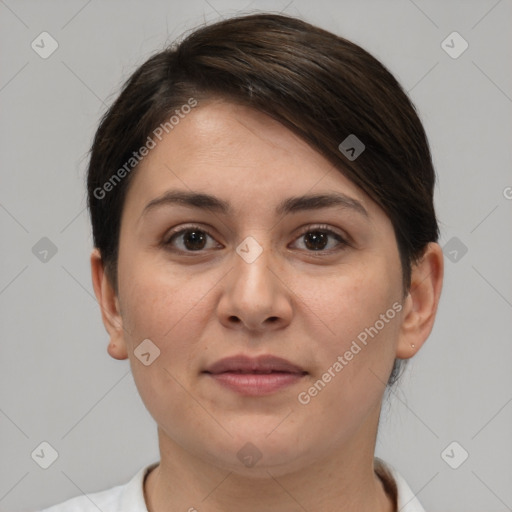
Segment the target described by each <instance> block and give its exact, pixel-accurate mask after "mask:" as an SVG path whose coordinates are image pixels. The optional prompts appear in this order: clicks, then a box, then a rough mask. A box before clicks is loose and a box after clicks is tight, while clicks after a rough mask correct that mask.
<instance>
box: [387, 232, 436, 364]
mask: <svg viewBox="0 0 512 512" xmlns="http://www.w3.org/2000/svg"><path fill="white" fill-rule="evenodd" d="M443 273H444V260H443V251H442V249H441V247H440V246H439V244H437V243H434V242H432V243H430V244H428V246H427V249H426V250H425V253H424V255H423V257H422V258H421V260H420V261H419V262H418V263H417V264H416V265H414V266H413V268H412V272H411V288H410V290H409V294H408V295H407V297H406V299H405V301H404V308H403V313H402V315H403V316H402V324H401V327H400V336H399V340H398V346H397V350H396V357H397V358H398V359H409V358H410V357H412V356H414V355H415V354H416V353H417V352H418V350H419V349H420V348H421V347H422V345H423V343H424V342H425V341H426V340H427V338H428V336H429V334H430V333H431V331H432V328H433V326H434V320H435V317H436V313H437V306H438V304H439V299H440V296H441V289H442V285H443Z"/></svg>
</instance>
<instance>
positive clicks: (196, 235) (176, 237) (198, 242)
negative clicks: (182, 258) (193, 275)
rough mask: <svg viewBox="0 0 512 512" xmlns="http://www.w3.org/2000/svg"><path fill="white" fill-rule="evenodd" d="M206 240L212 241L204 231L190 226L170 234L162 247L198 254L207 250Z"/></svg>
mask: <svg viewBox="0 0 512 512" xmlns="http://www.w3.org/2000/svg"><path fill="white" fill-rule="evenodd" d="M208 238H211V239H212V240H213V238H212V237H211V235H210V234H208V232H206V231H205V230H204V229H202V228H200V227H198V226H191V227H188V228H184V229H180V230H179V231H175V232H174V233H172V236H171V237H170V238H168V239H167V240H166V241H165V242H164V246H166V247H167V246H172V247H175V248H176V249H177V250H178V251H181V252H199V251H203V250H205V249H207V248H208V247H207V244H208ZM176 242H179V243H176Z"/></svg>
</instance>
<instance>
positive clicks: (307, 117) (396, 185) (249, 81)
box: [87, 13, 439, 385]
mask: <svg viewBox="0 0 512 512" xmlns="http://www.w3.org/2000/svg"><path fill="white" fill-rule="evenodd" d="M191 97H193V98H195V99H196V100H197V101H198V102H199V105H200V104H201V100H203V99H209V98H217V97H218V98H225V99H227V100H228V101H231V102H236V103H240V104H243V105H246V106H250V107H252V108H254V109H257V110H259V111H261V112H264V113H266V114H268V115H269V116H271V117H272V118H274V119H276V120H277V121H279V122H280V123H282V124H283V125H284V126H286V127H287V128H289V129H290V130H292V131H293V132H294V133H296V134H297V135H298V136H299V137H301V138H302V139H303V140H305V141H306V142H307V143H308V144H309V145H310V146H311V147H312V148H314V149H315V150H316V151H318V152H319V153H321V154H322V155H323V156H324V157H325V158H326V159H328V160H329V161H330V162H331V163H332V164H333V165H334V166H335V167H336V169H337V170H339V172H341V173H342V174H344V175H345V176H346V177H347V178H348V179H350V180H351V181H352V182H353V183H355V184H356V185H357V186H359V187H360V188H361V189H362V190H363V191H364V192H366V193H367V194H368V195H369V196H370V197H371V198H372V199H373V200H374V201H375V202H376V203H377V204H378V205H379V206H381V207H382V208H383V210H384V211H385V212H386V214H387V215H388V217H389V218H390V220H391V222H392V224H393V228H394V232H395V236H396V240H397V245H398V249H399V254H400V259H401V264H402V273H403V290H404V296H405V295H406V293H407V291H408V290H409V288H410V278H411V268H412V264H414V263H415V262H417V261H418V260H419V259H420V258H421V256H422V255H423V253H424V251H425V249H426V246H427V244H428V243H429V242H436V241H437V240H438V236H439V228H438V224H437V220H436V215H435V211H434V204H433V194H434V184H435V171H434V168H433V164H432V158H431V154H430V148H429V144H428V141H427V137H426V134H425V131H424V128H423V126H422V123H421V121H420V119H419V117H418V115H417V113H416V110H415V107H414V105H413V104H412V102H411V101H410V99H409V98H408V96H407V94H406V93H405V92H404V90H403V89H402V87H401V86H400V84H399V83H398V82H397V80H396V79H395V78H394V76H393V75H392V74H391V73H390V72H389V71H388V70H387V69H386V67H384V66H383V65H382V64H381V63H380V62H379V61H378V60H377V59H375V58H374V57H373V56H372V55H370V53H368V52H367V51H366V50H364V49H363V48H361V47H360V46H358V45H356V44H354V43H352V42H350V41H348V40H346V39H344V38H342V37H339V36H337V35H335V34H332V33H330V32H327V31H325V30H323V29H321V28H319V27H315V26H313V25H311V24H309V23H307V22H305V21H302V20H300V19H297V18H294V17H291V16H285V15H282V14H267V13H259V14H252V15H244V16H238V17H233V18H229V19H225V20H222V21H220V22H216V23H213V24H210V25H205V26H202V27H201V28H198V29H196V30H194V31H193V32H192V33H190V34H189V35H188V36H187V37H185V38H184V39H183V41H181V42H179V43H178V42H176V43H174V44H172V45H171V46H170V47H168V48H167V49H165V50H164V51H161V52H158V53H157V54H155V55H154V56H152V57H151V58H149V59H148V60H147V61H146V62H145V63H144V64H142V65H141V66H140V67H139V68H138V69H137V70H136V71H135V72H134V73H133V75H132V76H131V77H130V78H129V79H128V80H127V82H126V83H125V85H124V86H123V89H122V91H121V93H120V95H119V97H118V98H117V100H116V101H115V102H114V104H113V105H112V106H111V107H110V108H109V109H108V111H107V112H106V113H105V115H104V116H103V118H102V120H101V123H100V125H99V128H98V130H97V132H96V135H95V138H94V141H93V144H92V148H91V157H90V164H89V169H88V178H87V188H88V206H89V210H90V214H91V222H92V231H93V238H94V245H95V247H97V248H98V249H99V250H100V252H101V256H102V260H103V263H104V265H105V268H106V271H107V275H108V276H109V279H110V280H111V283H112V284H113V286H114V288H115V289H116V290H117V258H118V248H119V232H120V223H121V215H122V211H123V205H124V198H125V197H126V192H127V190H128V187H129V184H130V182H131V178H132V177H133V174H134V173H135V171H136V166H135V167H134V170H133V172H129V173H123V176H124V175H125V174H126V176H125V177H124V178H123V179H122V180H119V181H118V183H116V186H115V187H113V188H112V190H111V191H109V193H108V194H104V193H102V194H101V195H100V194H98V190H103V189H102V187H103V186H104V184H105V183H106V182H108V180H109V179H111V177H112V176H113V174H114V173H115V172H116V171H117V170H118V169H120V168H121V167H122V166H123V165H125V164H126V162H127V161H129V159H130V158H131V157H132V154H133V151H135V150H136V149H138V148H140V147H141V146H143V145H144V144H145V142H146V140H147V138H148V136H149V135H150V134H151V133H152V131H153V130H154V129H155V128H156V127H157V126H159V125H160V124H162V123H164V122H165V121H166V120H167V119H168V118H169V115H170V114H172V112H173V111H174V110H175V109H177V108H179V107H180V106H182V105H184V104H187V102H188V100H189V99H190V98H191ZM349 135H355V136H356V137H357V138H358V139H359V140H360V141H362V143H363V144H364V146H365V149H364V151H363V152H362V153H361V154H360V156H358V158H357V159H355V160H352V159H350V158H347V155H346V154H344V153H343V152H341V151H340V149H339V145H340V143H341V142H342V141H343V140H344V139H346V138H347V136H349ZM401 363H402V361H400V360H397V361H395V366H394V368H393V371H392V374H391V377H390V379H389V382H388V384H389V385H392V384H393V383H394V382H395V381H396V380H397V379H398V377H399V374H400V366H401Z"/></svg>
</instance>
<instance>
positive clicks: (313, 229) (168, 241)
mask: <svg viewBox="0 0 512 512" xmlns="http://www.w3.org/2000/svg"><path fill="white" fill-rule="evenodd" d="M191 231H199V232H201V233H204V234H206V235H207V236H209V237H210V238H212V239H214V237H213V236H212V235H211V234H210V233H209V232H208V231H207V230H205V229H204V228H202V227H201V226H196V225H191V226H187V227H184V228H181V229H179V230H176V231H173V232H171V233H170V234H169V235H170V236H168V237H166V238H165V239H164V241H163V242H162V245H163V246H164V247H165V248H167V249H168V248H169V247H171V246H172V241H173V240H174V239H176V238H179V236H180V235H181V236H182V235H184V234H185V233H188V232H191ZM314 232H320V233H324V234H327V235H331V236H333V237H334V238H335V239H336V240H337V241H338V242H339V244H338V248H337V249H330V250H323V249H319V250H318V251H310V250H307V249H306V252H308V253H311V255H317V254H321V253H323V254H327V255H330V254H332V253H333V252H336V251H338V250H342V249H343V248H345V247H348V246H349V245H350V244H349V243H348V242H347V241H346V240H345V239H344V238H343V237H342V236H341V235H340V234H338V233H336V232H335V231H333V230H332V229H330V228H329V227H328V226H326V225H317V226H307V227H306V228H305V229H304V230H302V231H301V232H300V233H299V235H298V236H297V238H296V239H295V240H298V239H299V238H301V237H303V236H304V235H306V234H307V233H314ZM339 246H341V247H339ZM171 250H173V251H174V252H179V253H182V254H189V255H193V254H200V253H203V252H205V249H200V250H197V251H187V250H182V249H171Z"/></svg>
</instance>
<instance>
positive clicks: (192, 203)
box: [141, 190, 369, 218]
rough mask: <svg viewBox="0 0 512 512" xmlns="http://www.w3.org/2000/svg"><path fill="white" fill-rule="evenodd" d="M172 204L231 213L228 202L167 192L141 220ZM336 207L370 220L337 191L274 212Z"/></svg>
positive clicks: (286, 203) (299, 200) (284, 204)
mask: <svg viewBox="0 0 512 512" xmlns="http://www.w3.org/2000/svg"><path fill="white" fill-rule="evenodd" d="M175 204H178V205H184V206H189V207H193V208H199V209H203V210H210V211H213V212H215V213H219V214H223V215H230V214H232V213H233V208H232V207H231V205H230V204H229V203H228V202H227V201H224V200H223V199H220V198H218V197H215V196H212V195H210V194H205V193H200V192H191V191H185V190H169V191H167V192H165V193H164V194H163V195H161V196H160V197H157V198H155V199H153V200H152V201H150V202H149V203H148V204H147V205H146V206H145V207H144V210H143V212H142V214H141V217H143V216H144V215H146V214H147V213H148V212H149V211H151V210H154V209H155V208H157V207H162V206H169V205H175ZM335 206H338V207H341V208H347V209H350V210H353V211H355V212H357V213H359V214H361V215H362V216H364V217H366V218H369V215H368V212H367V211H366V209H365V207H364V206H363V205H362V203H361V202H360V201H358V200H357V199H354V198H352V197H349V196H347V195H345V194H342V193H340V192H336V193H323V194H310V195H303V196H295V197H289V198H288V199H285V200H284V201H282V202H281V203H279V204H278V205H277V207H276V209H275V213H276V215H278V216H281V215H284V214H288V213H297V212H301V211H309V210H320V209H322V208H332V207H335Z"/></svg>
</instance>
